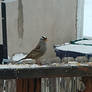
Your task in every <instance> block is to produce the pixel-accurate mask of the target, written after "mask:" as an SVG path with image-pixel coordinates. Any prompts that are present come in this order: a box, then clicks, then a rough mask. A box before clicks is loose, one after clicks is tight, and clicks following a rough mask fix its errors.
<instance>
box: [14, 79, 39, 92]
mask: <svg viewBox="0 0 92 92" xmlns="http://www.w3.org/2000/svg"><path fill="white" fill-rule="evenodd" d="M16 92H41V79H36V78H35V79H17V80H16Z"/></svg>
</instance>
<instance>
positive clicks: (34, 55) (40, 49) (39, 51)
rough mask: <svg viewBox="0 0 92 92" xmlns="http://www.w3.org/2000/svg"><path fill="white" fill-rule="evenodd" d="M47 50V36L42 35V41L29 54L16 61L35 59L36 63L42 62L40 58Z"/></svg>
mask: <svg viewBox="0 0 92 92" xmlns="http://www.w3.org/2000/svg"><path fill="white" fill-rule="evenodd" d="M46 50H47V37H46V36H41V38H40V41H39V42H38V44H37V45H36V47H35V48H34V49H33V50H32V51H31V52H30V53H28V55H27V56H25V57H24V58H22V59H20V60H18V61H16V62H17V63H18V62H20V61H21V60H24V59H35V61H36V64H40V61H39V58H40V57H41V56H43V55H44V54H45V52H46Z"/></svg>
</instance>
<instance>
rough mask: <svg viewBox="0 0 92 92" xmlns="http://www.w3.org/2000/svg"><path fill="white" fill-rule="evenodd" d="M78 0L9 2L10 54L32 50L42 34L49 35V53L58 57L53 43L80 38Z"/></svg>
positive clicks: (49, 55) (48, 55)
mask: <svg viewBox="0 0 92 92" xmlns="http://www.w3.org/2000/svg"><path fill="white" fill-rule="evenodd" d="M76 2H77V1H76V0H19V1H16V2H12V3H7V28H8V51H9V56H11V55H12V54H13V53H18V52H26V53H28V52H30V51H31V50H32V48H34V47H35V45H36V44H37V42H38V41H39V38H40V36H41V35H44V34H45V35H47V36H48V50H47V53H46V55H45V57H48V58H49V57H54V56H55V54H54V51H53V45H54V44H62V43H64V42H68V41H70V40H73V39H75V38H76V27H75V24H76Z"/></svg>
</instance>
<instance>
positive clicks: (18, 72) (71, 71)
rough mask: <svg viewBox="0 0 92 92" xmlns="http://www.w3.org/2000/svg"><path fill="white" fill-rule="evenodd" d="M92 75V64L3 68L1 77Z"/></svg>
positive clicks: (0, 71)
mask: <svg viewBox="0 0 92 92" xmlns="http://www.w3.org/2000/svg"><path fill="white" fill-rule="evenodd" d="M73 76H82V77H83V76H92V66H59V67H55V66H46V67H40V66H39V67H35V68H32V67H31V66H30V67H25V68H19V67H18V68H17V66H16V68H10V67H6V68H2V69H0V79H16V78H17V79H18V78H19V79H20V78H46V77H73Z"/></svg>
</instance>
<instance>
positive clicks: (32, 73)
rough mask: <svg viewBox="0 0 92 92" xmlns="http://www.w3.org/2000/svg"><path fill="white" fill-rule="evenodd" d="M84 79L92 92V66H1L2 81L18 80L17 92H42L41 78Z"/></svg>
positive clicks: (87, 89) (86, 90)
mask: <svg viewBox="0 0 92 92" xmlns="http://www.w3.org/2000/svg"><path fill="white" fill-rule="evenodd" d="M74 76H76V77H79V76H81V77H82V81H83V82H84V84H85V86H86V89H85V91H84V92H91V91H92V66H88V65H87V66H83V65H82V66H70V65H66V64H64V65H61V66H60V65H59V66H37V67H31V65H0V79H16V89H17V91H16V92H41V78H55V77H74Z"/></svg>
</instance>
